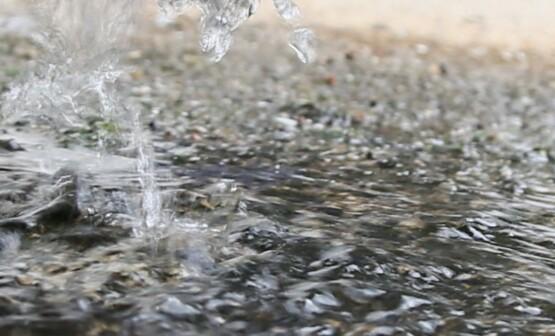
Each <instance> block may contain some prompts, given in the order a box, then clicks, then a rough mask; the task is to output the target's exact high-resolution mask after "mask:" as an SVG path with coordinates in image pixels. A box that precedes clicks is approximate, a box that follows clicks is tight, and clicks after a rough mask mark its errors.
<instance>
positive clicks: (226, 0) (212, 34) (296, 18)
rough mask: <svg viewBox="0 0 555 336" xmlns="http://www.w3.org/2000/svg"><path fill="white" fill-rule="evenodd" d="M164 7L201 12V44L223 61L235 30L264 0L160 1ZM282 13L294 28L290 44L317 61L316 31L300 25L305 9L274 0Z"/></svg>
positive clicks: (302, 55)
mask: <svg viewBox="0 0 555 336" xmlns="http://www.w3.org/2000/svg"><path fill="white" fill-rule="evenodd" d="M158 3H159V5H160V7H161V8H162V10H163V11H164V12H165V13H166V14H168V13H174V14H180V13H183V12H184V11H185V9H186V7H188V6H195V7H197V8H198V9H199V10H200V12H201V37H200V45H201V49H202V51H203V52H205V53H206V54H208V55H209V57H210V59H211V60H212V61H214V62H218V61H220V60H221V59H222V58H223V57H224V56H225V54H226V53H227V52H228V51H229V49H230V47H231V44H232V41H233V32H234V31H235V30H236V29H237V28H239V26H241V24H243V23H244V22H245V21H246V20H247V19H248V18H249V17H251V16H252V15H254V14H255V13H256V10H257V9H258V6H259V4H260V0H159V1H158ZM273 3H274V7H275V8H276V10H277V12H278V13H279V15H280V16H281V17H282V18H283V19H284V20H285V21H286V22H287V23H288V24H289V25H291V26H292V27H293V28H294V31H293V33H292V35H291V39H290V43H289V45H290V46H291V48H293V49H294V50H295V52H296V54H297V56H298V57H299V59H300V60H301V61H302V62H304V63H309V62H311V61H313V60H314V58H315V55H316V54H315V52H314V34H313V33H312V32H311V31H310V30H309V29H307V28H304V27H302V26H301V25H300V19H301V12H300V10H299V8H298V7H297V5H296V4H295V3H294V2H293V1H291V0H274V1H273Z"/></svg>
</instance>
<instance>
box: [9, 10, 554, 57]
mask: <svg viewBox="0 0 555 336" xmlns="http://www.w3.org/2000/svg"><path fill="white" fill-rule="evenodd" d="M1 1H2V4H1V5H0V29H6V27H7V28H9V29H11V30H17V29H20V28H21V27H22V24H23V23H22V21H21V20H20V19H16V20H14V19H13V18H14V17H17V15H18V13H21V12H22V7H24V6H22V4H25V3H27V2H28V0H1ZM137 1H146V3H147V4H148V6H147V8H148V9H146V10H145V12H148V13H151V14H152V13H153V10H154V8H155V3H156V1H155V0H152V1H150V2H149V1H148V0H137ZM262 2H263V5H262V9H261V12H262V13H258V14H259V15H257V16H256V18H255V21H258V22H260V21H264V22H266V23H268V22H276V23H279V22H280V21H279V19H278V18H277V17H276V15H275V11H274V10H273V9H272V8H271V1H262ZM297 4H298V5H299V7H301V9H302V12H303V16H304V19H305V22H306V23H307V24H308V25H310V26H313V27H314V28H315V29H316V30H317V31H318V30H336V31H341V32H347V33H352V34H356V35H358V36H359V37H362V38H364V39H369V40H370V39H371V38H372V37H373V36H375V35H376V34H383V33H387V34H391V35H392V36H395V37H398V38H407V39H417V40H418V39H421V40H424V41H435V42H439V43H444V44H447V45H455V46H467V45H471V46H476V45H480V46H482V45H483V46H492V47H500V48H507V49H511V50H529V51H534V52H540V53H552V52H553V51H555V20H554V18H555V17H554V16H555V1H554V0H459V1H446V0H297Z"/></svg>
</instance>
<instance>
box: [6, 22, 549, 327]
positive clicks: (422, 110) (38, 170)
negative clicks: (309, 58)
mask: <svg viewBox="0 0 555 336" xmlns="http://www.w3.org/2000/svg"><path fill="white" fill-rule="evenodd" d="M185 28H186V29H185ZM184 29H185V32H184ZM271 29H273V28H268V27H264V26H256V27H251V29H245V30H244V31H243V32H242V33H241V34H239V35H238V36H237V37H236V43H235V46H234V48H233V50H232V51H231V53H230V54H229V55H228V56H227V57H226V58H225V59H224V60H223V61H222V62H221V63H219V64H210V63H208V62H207V61H206V60H205V59H204V58H203V57H202V55H199V53H198V50H197V49H196V47H195V45H194V41H196V38H195V37H194V36H195V31H194V29H189V26H188V24H187V23H177V24H174V25H172V26H169V27H165V28H156V29H154V30H153V31H152V32H149V33H148V34H146V35H145V36H142V37H141V38H137V39H136V40H135V41H134V50H131V51H129V52H128V53H127V54H126V56H125V59H124V61H123V63H124V64H125V65H126V71H125V74H124V76H123V77H122V79H121V81H120V83H119V84H118V85H119V86H120V92H121V94H122V96H124V97H128V98H127V99H128V101H129V104H130V105H131V104H133V106H141V107H142V108H143V109H144V112H145V113H144V114H145V120H146V122H145V127H147V128H148V129H149V132H150V135H151V136H152V138H153V139H154V146H155V151H156V160H157V166H158V174H159V184H160V187H161V189H162V192H163V195H164V198H165V203H166V208H167V209H171V210H172V211H171V212H172V216H173V217H175V218H176V219H175V225H174V227H173V228H172V230H171V234H169V235H168V236H167V237H166V238H164V239H162V240H161V241H159V242H158V243H157V244H156V246H153V244H152V242H151V241H149V240H148V239H145V238H136V237H134V236H133V235H132V234H131V231H132V224H133V222H134V221H136V219H134V218H132V217H131V216H130V215H129V214H130V213H132V212H133V211H132V210H133V208H134V207H136V204H135V203H136V200H134V198H136V195H137V194H138V193H139V190H138V182H137V177H136V175H134V174H133V172H132V169H130V168H129V167H130V166H131V167H133V165H132V164H131V165H129V159H128V158H126V157H124V155H123V154H124V153H123V152H124V151H122V150H119V151H118V150H113V153H115V155H113V156H110V157H104V158H101V159H98V164H92V168H91V167H88V168H87V169H84V168H83V165H84V164H85V163H94V162H96V161H94V159H93V158H95V155H94V151H92V150H91V148H95V147H96V144H97V139H96V136H97V133H98V132H99V129H103V130H104V131H106V129H107V128H109V129H111V128H110V127H106V125H105V124H103V123H102V122H99V121H98V120H91V121H90V122H89V124H88V125H89V126H88V127H82V128H78V129H77V128H69V127H64V128H62V129H58V130H57V131H56V132H52V131H50V130H49V129H50V127H43V126H41V125H36V124H35V123H26V122H25V121H19V122H18V123H17V124H12V125H6V126H5V127H4V128H3V134H1V135H0V139H1V140H0V178H1V179H2V185H3V186H5V187H4V188H3V189H4V190H3V191H1V192H0V203H1V204H0V214H1V220H0V227H2V228H3V232H4V233H3V235H2V236H1V237H0V247H1V248H2V255H1V258H2V259H1V264H0V334H2V335H54V334H55V335H95V336H96V335H103V336H106V335H145V336H146V335H153V334H157V335H198V334H210V335H243V334H249V335H409V334H412V335H424V334H438V335H485V334H489V335H515V334H520V335H525V334H530V335H532V334H534V335H537V334H544V335H549V334H552V333H555V327H554V326H555V320H554V319H553V312H554V308H555V305H554V304H555V301H554V300H555V299H554V296H553V285H554V284H555V280H554V279H555V277H554V276H555V272H554V269H553V267H554V264H553V257H554V253H553V251H552V250H551V248H552V247H553V246H554V239H555V231H554V230H553V225H554V224H555V214H554V211H553V210H554V208H555V180H554V175H553V172H554V170H553V161H554V157H555V156H554V155H555V152H554V150H555V148H554V143H555V142H554V140H555V139H554V135H553V132H552V130H553V129H554V127H555V115H554V114H553V113H552V111H553V108H554V107H555V101H554V100H553V97H554V89H555V72H554V71H553V70H552V69H553V68H552V67H551V66H550V65H549V63H548V62H542V61H541V60H540V58H538V57H536V56H533V55H526V54H523V53H510V52H507V51H501V52H500V51H495V50H487V49H483V48H475V49H469V50H451V49H448V48H446V47H442V46H435V45H428V46H423V45H418V44H416V43H412V42H411V41H397V40H395V39H387V40H382V39H380V38H376V39H375V40H371V41H367V42H364V41H360V40H356V39H354V38H351V37H349V36H346V35H338V34H328V33H323V35H321V38H322V42H321V48H320V50H319V61H318V62H317V63H315V64H313V65H309V66H304V65H302V64H300V63H298V62H297V61H296V60H295V59H294V56H293V55H291V54H289V53H287V52H286V51H285V50H284V48H283V47H282V46H283V41H281V38H280V36H281V34H278V33H276V31H275V30H271ZM270 31H272V32H273V34H270ZM154 37H156V38H154ZM0 38H1V42H2V43H0V46H1V47H0V64H7V66H2V67H0V88H4V89H2V90H6V89H7V85H8V83H9V82H11V81H12V80H14V78H16V77H17V74H19V73H21V72H23V71H24V70H23V69H24V68H25V67H26V66H27V60H28V59H34V58H36V57H37V55H39V54H40V52H39V51H37V50H36V49H35V48H34V47H33V46H32V44H31V43H30V42H29V41H28V40H27V39H25V38H23V37H17V36H4V35H3V36H1V37H0ZM30 134H33V137H31V136H30ZM35 136H36V138H35ZM37 139H39V140H37ZM43 139H49V141H45V140H43ZM127 156H129V155H127ZM67 166H71V167H73V168H72V169H70V170H68V169H67V168H64V167H67ZM61 168H64V169H62V170H60V169H61ZM60 203H62V204H65V206H64V207H61V208H60V206H59V204H60ZM57 204H58V205H57ZM60 209H62V210H60ZM54 210H57V211H58V212H56V211H54ZM77 210H78V211H77ZM40 216H42V217H40ZM40 218H42V219H43V220H42V221H38V220H37V219H40ZM14 219H19V220H20V222H22V223H25V225H24V227H22V226H16V227H15V228H14V225H12V226H9V225H7V224H6V225H4V224H2V223H8V224H9V223H10V221H11V223H12V224H13V223H14ZM45 219H47V220H45ZM62 219H63V220H62Z"/></svg>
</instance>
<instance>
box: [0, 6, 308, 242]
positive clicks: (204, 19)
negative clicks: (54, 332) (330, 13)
mask: <svg viewBox="0 0 555 336" xmlns="http://www.w3.org/2000/svg"><path fill="white" fill-rule="evenodd" d="M259 3H260V0H159V5H160V7H161V8H162V10H164V11H166V12H170V11H173V12H175V13H181V12H182V11H183V10H184V9H185V8H186V7H188V6H196V7H198V8H199V9H200V11H201V36H200V41H201V42H200V43H201V47H202V50H203V51H204V52H205V53H207V54H208V55H209V57H210V58H211V59H212V60H213V61H219V60H221V58H222V57H223V56H224V55H225V54H226V53H227V51H228V50H229V48H230V47H231V43H232V34H233V32H234V31H235V30H236V29H237V28H238V27H239V26H240V25H241V24H242V23H244V22H245V21H246V20H247V19H248V18H249V17H251V16H252V15H253V14H254V13H255V12H256V10H257V8H258V5H259ZM31 4H32V8H33V9H34V17H35V18H36V20H37V21H38V23H39V27H40V31H41V33H40V34H37V35H36V36H34V39H35V41H36V42H37V43H38V45H39V46H40V47H41V48H42V50H43V56H42V57H41V59H40V60H38V61H37V66H36V67H35V68H34V71H33V72H31V73H30V74H29V76H28V77H27V78H25V79H24V80H23V81H22V82H20V83H17V84H15V85H13V86H12V87H11V89H10V91H9V92H8V93H7V94H6V95H5V97H4V99H3V100H4V102H3V104H2V107H1V110H0V112H1V116H2V117H3V119H5V120H7V121H8V122H10V121H17V120H22V119H23V120H35V121H36V120H39V121H40V122H42V121H44V120H46V121H48V122H49V123H50V124H51V125H53V126H54V127H55V128H62V127H66V126H71V127H86V126H87V123H88V122H89V120H91V119H98V118H99V117H100V118H101V119H102V120H103V122H105V123H107V124H110V125H113V127H112V128H113V129H114V132H112V133H111V134H98V138H99V142H98V145H99V153H101V152H102V151H107V150H109V149H108V148H107V147H106V143H109V142H113V141H106V140H113V138H116V137H117V138H118V140H121V141H118V142H117V143H121V142H123V144H127V143H126V142H131V145H132V147H133V148H134V149H135V150H136V153H137V155H138V157H137V167H136V168H137V172H138V174H139V178H138V180H139V184H140V186H141V189H142V194H141V201H140V202H139V203H140V209H139V210H138V215H137V217H138V218H140V219H141V220H140V223H138V224H136V226H135V228H134V229H135V230H134V231H135V234H136V235H137V236H145V235H146V236H148V237H149V238H154V240H159V239H160V238H162V237H161V236H162V235H164V234H165V232H167V230H166V229H167V226H168V223H169V221H167V220H164V219H163V218H162V217H163V209H162V208H163V206H162V197H161V194H160V191H159V188H158V186H157V182H156V170H155V162H154V153H153V152H154V151H153V149H152V148H151V145H150V142H149V140H148V137H147V136H145V134H144V132H143V126H142V122H141V118H140V115H141V109H140V108H139V107H133V108H131V107H129V106H127V105H126V103H124V102H123V99H122V97H121V96H120V95H119V93H118V89H117V84H118V79H119V78H120V76H121V74H122V71H121V66H120V64H119V58H120V55H121V52H122V50H123V49H124V46H125V42H126V41H127V37H128V33H129V31H130V28H131V27H132V24H133V21H134V17H135V15H136V14H137V10H138V9H140V8H141V6H140V5H141V4H142V1H140V0H95V1H90V0H32V1H31ZM274 6H275V8H276V9H277V12H278V13H279V14H280V16H281V17H282V18H283V19H284V20H285V21H286V22H288V23H289V24H290V25H291V26H292V27H293V33H292V37H291V41H290V46H291V47H292V48H293V49H294V50H295V52H296V53H297V55H298V56H299V58H300V59H301V60H302V61H303V62H310V61H311V60H312V59H313V58H314V51H313V40H314V34H313V33H312V32H311V31H310V30H308V29H306V28H303V27H302V26H300V10H299V8H298V7H297V6H296V5H295V4H294V3H293V2H292V1H290V0H274ZM130 121H132V122H130ZM126 138H127V139H131V140H126Z"/></svg>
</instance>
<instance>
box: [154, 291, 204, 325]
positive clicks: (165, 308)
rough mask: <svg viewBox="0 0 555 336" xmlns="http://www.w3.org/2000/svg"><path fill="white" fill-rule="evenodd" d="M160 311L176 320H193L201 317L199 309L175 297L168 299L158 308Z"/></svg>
mask: <svg viewBox="0 0 555 336" xmlns="http://www.w3.org/2000/svg"><path fill="white" fill-rule="evenodd" d="M158 310H159V311H160V312H161V313H163V314H166V315H169V316H171V317H173V318H176V319H186V318H193V317H198V316H199V315H201V312H200V311H199V310H198V309H196V308H194V307H192V306H190V305H187V304H184V303H183V302H181V300H179V299H178V298H176V297H173V296H171V297H169V298H168V299H166V301H165V302H164V303H162V304H161V305H160V306H159V307H158Z"/></svg>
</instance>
